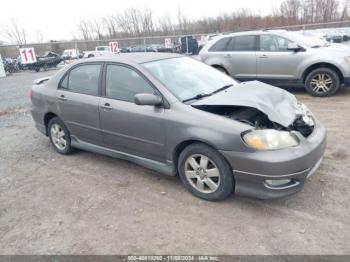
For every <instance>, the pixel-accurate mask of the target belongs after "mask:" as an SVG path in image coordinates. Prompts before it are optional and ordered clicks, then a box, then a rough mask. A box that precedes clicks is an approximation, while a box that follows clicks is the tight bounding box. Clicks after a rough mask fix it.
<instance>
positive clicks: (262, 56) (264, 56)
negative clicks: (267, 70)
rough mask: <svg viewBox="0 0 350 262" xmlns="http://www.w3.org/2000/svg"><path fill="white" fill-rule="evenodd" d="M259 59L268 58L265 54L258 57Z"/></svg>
mask: <svg viewBox="0 0 350 262" xmlns="http://www.w3.org/2000/svg"><path fill="white" fill-rule="evenodd" d="M259 58H269V57H268V56H267V55H266V54H263V55H261V56H259Z"/></svg>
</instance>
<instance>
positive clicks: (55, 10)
mask: <svg viewBox="0 0 350 262" xmlns="http://www.w3.org/2000/svg"><path fill="white" fill-rule="evenodd" d="M281 2H282V0H264V1H262V0H243V1H242V0H215V1H208V0H200V1H199V0H122V1H118V0H97V1H83V0H55V1H52V0H32V1H28V0H17V1H16V0H2V1H1V3H0V10H1V15H0V29H1V27H2V26H3V25H7V24H8V23H9V22H10V21H11V19H13V18H16V19H19V20H21V21H22V22H23V23H24V25H25V28H26V30H27V31H28V40H29V41H36V39H37V34H38V32H39V31H41V32H42V35H43V37H44V40H45V41H48V40H51V39H54V40H62V39H71V38H72V37H73V34H74V33H76V27H77V24H78V22H79V21H80V20H82V19H90V18H98V17H103V16H106V15H109V14H115V13H118V12H122V11H123V10H124V9H126V8H128V7H139V8H141V9H142V8H144V7H145V6H147V7H148V8H151V9H152V10H153V12H154V15H155V16H156V17H162V16H164V15H169V16H171V17H172V19H175V17H176V14H177V10H178V8H180V9H181V11H182V13H183V14H184V15H186V16H188V17H190V18H191V19H196V18H200V17H203V16H216V15H220V14H223V13H225V12H227V13H229V12H232V11H234V10H237V9H241V8H247V9H250V10H252V11H253V12H254V13H258V14H263V15H264V14H269V13H270V12H271V11H272V9H273V7H277V6H279V4H280V3H281ZM1 39H2V38H1V36H0V40H1Z"/></svg>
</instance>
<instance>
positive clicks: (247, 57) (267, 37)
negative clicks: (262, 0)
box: [199, 30, 350, 96]
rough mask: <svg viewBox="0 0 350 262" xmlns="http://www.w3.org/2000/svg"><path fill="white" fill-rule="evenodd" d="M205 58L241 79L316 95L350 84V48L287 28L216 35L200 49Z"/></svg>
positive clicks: (201, 55)
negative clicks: (298, 89) (255, 80)
mask: <svg viewBox="0 0 350 262" xmlns="http://www.w3.org/2000/svg"><path fill="white" fill-rule="evenodd" d="M199 55H200V58H201V60H202V61H203V62H205V63H206V64H208V65H211V66H213V67H215V68H217V69H218V70H221V71H223V72H224V73H226V74H228V75H230V76H232V77H233V78H235V79H238V80H241V81H247V80H252V79H257V80H260V81H262V82H265V83H269V84H273V85H277V86H304V87H305V88H306V90H307V92H309V93H310V94H311V95H313V96H330V95H333V94H334V93H336V92H337V90H338V89H339V88H340V87H341V86H342V85H345V86H348V85H349V84H350V48H349V47H346V46H343V45H330V44H327V43H325V42H322V41H321V40H319V39H314V38H311V37H306V36H303V35H301V34H298V33H296V32H290V31H284V30H264V31H250V32H240V33H232V34H228V35H222V36H219V37H216V38H215V39H213V40H212V41H210V42H209V43H208V44H207V45H206V46H205V47H204V48H203V49H202V50H201V52H200V54H199Z"/></svg>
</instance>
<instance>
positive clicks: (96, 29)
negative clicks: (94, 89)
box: [0, 0, 350, 44]
mask: <svg viewBox="0 0 350 262" xmlns="http://www.w3.org/2000/svg"><path fill="white" fill-rule="evenodd" d="M349 4H350V0H284V1H283V2H282V3H281V4H280V6H279V7H278V8H273V10H272V11H271V13H270V14H269V15H265V16H262V15H259V14H256V13H254V12H252V11H250V10H248V9H240V10H235V11H232V12H227V13H226V14H223V15H220V16H216V17H204V18H201V19H196V20H194V19H191V18H189V17H187V16H185V15H184V14H183V13H182V12H181V10H180V9H178V10H177V13H176V17H175V19H173V18H171V17H169V16H163V17H160V18H156V15H155V12H154V10H152V9H149V8H147V7H146V8H143V9H140V8H136V7H130V8H127V9H125V10H124V11H123V12H120V13H117V14H113V15H109V16H106V17H103V18H96V19H89V20H81V21H80V22H79V24H78V25H77V28H76V33H75V35H74V36H73V38H74V39H83V40H97V39H113V38H124V37H145V36H146V37H148V36H159V35H162V36H166V35H179V34H204V33H215V32H232V31H239V30H251V29H258V28H272V27H283V26H288V25H301V24H309V23H327V22H333V21H344V20H348V19H350V17H349V7H350V6H349ZM0 36H1V37H3V38H4V39H6V40H8V41H10V42H13V43H16V44H25V43H26V42H27V38H28V37H27V36H28V33H27V31H26V30H25V27H24V25H23V24H21V23H20V22H19V21H18V20H12V21H11V24H9V25H8V26H6V27H4V28H2V30H1V33H0ZM42 38H43V36H42V34H40V32H39V34H38V32H37V42H42ZM0 42H1V41H0Z"/></svg>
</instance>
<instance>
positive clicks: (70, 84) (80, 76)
mask: <svg viewBox="0 0 350 262" xmlns="http://www.w3.org/2000/svg"><path fill="white" fill-rule="evenodd" d="M101 69H102V65H101V64H99V63H88V64H82V65H78V66H76V67H74V68H73V69H71V70H70V71H69V72H68V73H67V74H66V75H65V76H64V78H63V79H62V81H61V82H60V85H59V88H58V89H57V92H56V96H57V102H58V110H59V117H60V118H61V119H62V120H63V121H64V123H65V124H66V125H67V127H68V129H69V131H70V133H71V135H72V136H74V137H76V138H78V139H80V140H82V141H85V142H88V143H92V144H99V145H101V144H102V135H101V131H100V116H99V101H100V97H99V90H100V85H101V72H102V70H101Z"/></svg>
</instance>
